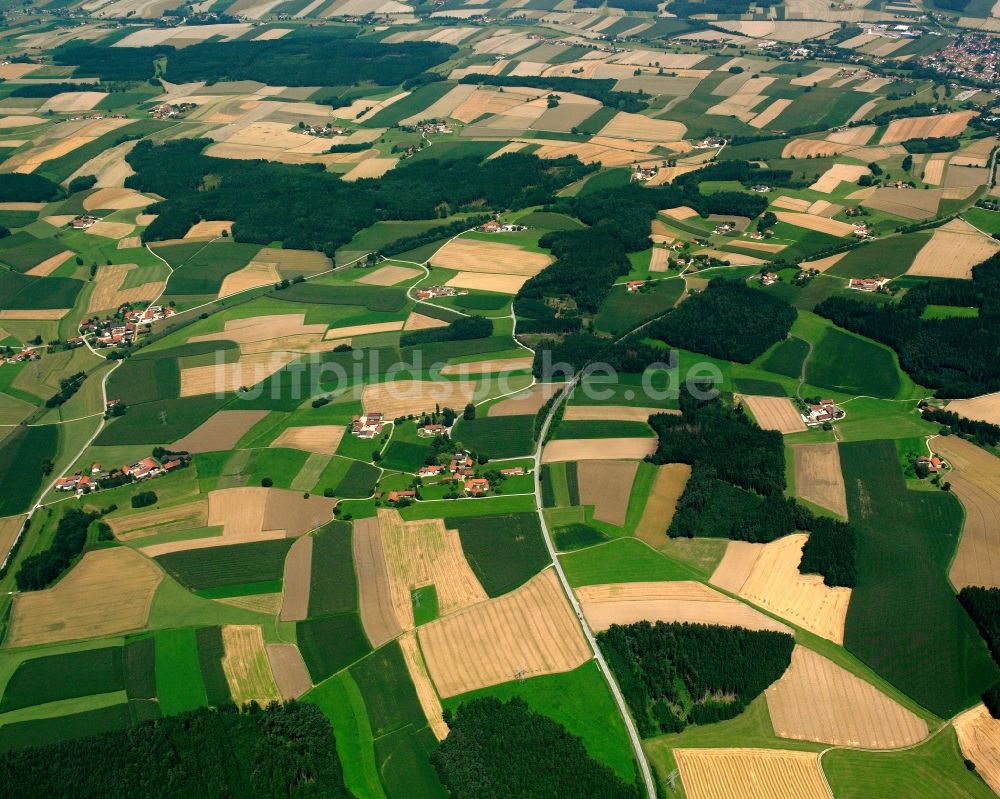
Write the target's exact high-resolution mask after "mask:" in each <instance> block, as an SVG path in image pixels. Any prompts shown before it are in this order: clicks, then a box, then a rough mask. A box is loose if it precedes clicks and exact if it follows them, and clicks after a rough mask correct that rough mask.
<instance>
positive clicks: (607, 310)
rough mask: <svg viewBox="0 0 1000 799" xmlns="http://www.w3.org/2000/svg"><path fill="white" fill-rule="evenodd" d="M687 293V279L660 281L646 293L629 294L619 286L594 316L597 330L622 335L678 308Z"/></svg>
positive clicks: (623, 287)
mask: <svg viewBox="0 0 1000 799" xmlns="http://www.w3.org/2000/svg"><path fill="white" fill-rule="evenodd" d="M683 291H684V281H683V280H660V281H658V282H657V283H654V284H653V287H652V288H651V289H647V290H645V291H637V292H629V291H627V290H626V289H625V286H615V287H614V289H612V291H611V293H610V294H609V295H608V298H607V299H606V300H605V301H604V304H603V305H602V306H601V310H600V311H598V313H597V316H595V317H594V328H595V329H596V330H599V331H600V332H602V333H610V334H612V335H621V334H622V333H626V332H628V331H629V330H632V329H633V328H635V327H637V326H638V325H640V324H641V323H642V322H645V321H646V320H647V319H652V318H653V317H654V316H659V315H660V314H663V313H666V312H667V311H668V310H670V309H671V308H673V307H674V304H675V303H676V302H677V300H678V299H679V298H680V296H681V294H682V293H683Z"/></svg>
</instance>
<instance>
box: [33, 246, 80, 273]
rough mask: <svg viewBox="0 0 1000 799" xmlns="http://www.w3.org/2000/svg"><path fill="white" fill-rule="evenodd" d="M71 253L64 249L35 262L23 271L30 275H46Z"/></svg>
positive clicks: (54, 269)
mask: <svg viewBox="0 0 1000 799" xmlns="http://www.w3.org/2000/svg"><path fill="white" fill-rule="evenodd" d="M71 255H73V253H72V252H71V251H70V250H64V251H63V252H61V253H59V254H58V255H53V256H52V257H51V258H46V259H45V260H44V261H42V262H41V263H39V264H35V265H34V266H33V267H31V269H29V270H28V271H27V272H25V274H26V275H31V276H32V277H48V276H49V275H51V274H52V273H53V272H55V271H56V270H57V269H58V268H59V267H60V266H61V265H62V263H63V261H65V260H66V259H67V258H69V257H70V256H71Z"/></svg>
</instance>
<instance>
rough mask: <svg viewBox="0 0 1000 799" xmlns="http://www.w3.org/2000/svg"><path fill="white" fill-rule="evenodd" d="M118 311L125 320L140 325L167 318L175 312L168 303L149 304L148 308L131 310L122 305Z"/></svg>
mask: <svg viewBox="0 0 1000 799" xmlns="http://www.w3.org/2000/svg"><path fill="white" fill-rule="evenodd" d="M118 311H119V313H124V315H125V320H126V321H127V322H132V323H133V324H142V325H148V324H152V323H153V322H158V321H160V320H161V319H168V318H169V317H171V316H173V315H174V313H176V311H174V309H173V308H171V307H170V306H168V305H150V306H149V307H148V308H143V309H140V310H131V309H129V308H128V306H125V305H123V306H122V307H121V308H119V309H118Z"/></svg>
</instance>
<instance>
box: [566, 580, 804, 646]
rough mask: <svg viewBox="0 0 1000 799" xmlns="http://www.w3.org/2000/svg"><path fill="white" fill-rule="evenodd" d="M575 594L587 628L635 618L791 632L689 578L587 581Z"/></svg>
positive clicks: (602, 627)
mask: <svg viewBox="0 0 1000 799" xmlns="http://www.w3.org/2000/svg"><path fill="white" fill-rule="evenodd" d="M576 596H577V598H578V599H579V600H580V606H581V607H582V608H583V613H584V615H585V616H586V617H587V622H588V623H589V624H590V626H591V628H592V629H594V630H597V631H600V630H606V629H608V628H609V627H610V626H611V625H612V624H632V623H634V622H637V621H652V622H655V621H665V622H690V623H692V624H720V625H726V626H736V627H745V628H747V629H748V630H773V631H775V632H788V633H790V632H791V628H789V627H788V626H786V625H784V624H782V623H781V622H779V621H775V620H774V619H772V618H771V617H770V616H766V615H765V614H763V613H761V612H760V611H757V610H754V609H753V608H751V607H750V606H749V605H744V604H743V603H742V602H740V601H738V600H736V599H732V598H731V597H728V596H726V595H725V594H722V593H720V592H718V591H714V590H712V589H711V588H709V587H708V586H707V585H704V584H702V583H697V582H694V581H691V580H681V581H677V582H663V583H614V584H610V585H587V586H583V587H582V588H578V589H576Z"/></svg>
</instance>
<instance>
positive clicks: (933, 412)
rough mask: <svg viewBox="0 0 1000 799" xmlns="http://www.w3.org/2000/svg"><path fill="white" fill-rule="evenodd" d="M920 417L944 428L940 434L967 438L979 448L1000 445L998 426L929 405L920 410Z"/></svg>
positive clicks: (999, 429) (999, 426)
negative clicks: (945, 433) (947, 433)
mask: <svg viewBox="0 0 1000 799" xmlns="http://www.w3.org/2000/svg"><path fill="white" fill-rule="evenodd" d="M920 415H921V417H923V418H924V419H925V420H926V421H928V422H934V423H935V424H939V425H941V426H942V427H946V428H947V430H943V431H942V432H949V431H950V432H951V433H954V434H955V435H960V436H968V437H969V438H971V439H973V440H974V441H975V442H976V443H977V444H979V446H991V447H995V446H996V445H997V444H1000V425H995V424H990V423H989V422H981V421H978V420H975V419H966V418H965V417H964V416H959V415H958V414H957V413H955V412H954V411H946V410H945V409H944V408H935V407H933V406H931V405H925V406H924V407H923V408H921V409H920Z"/></svg>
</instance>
